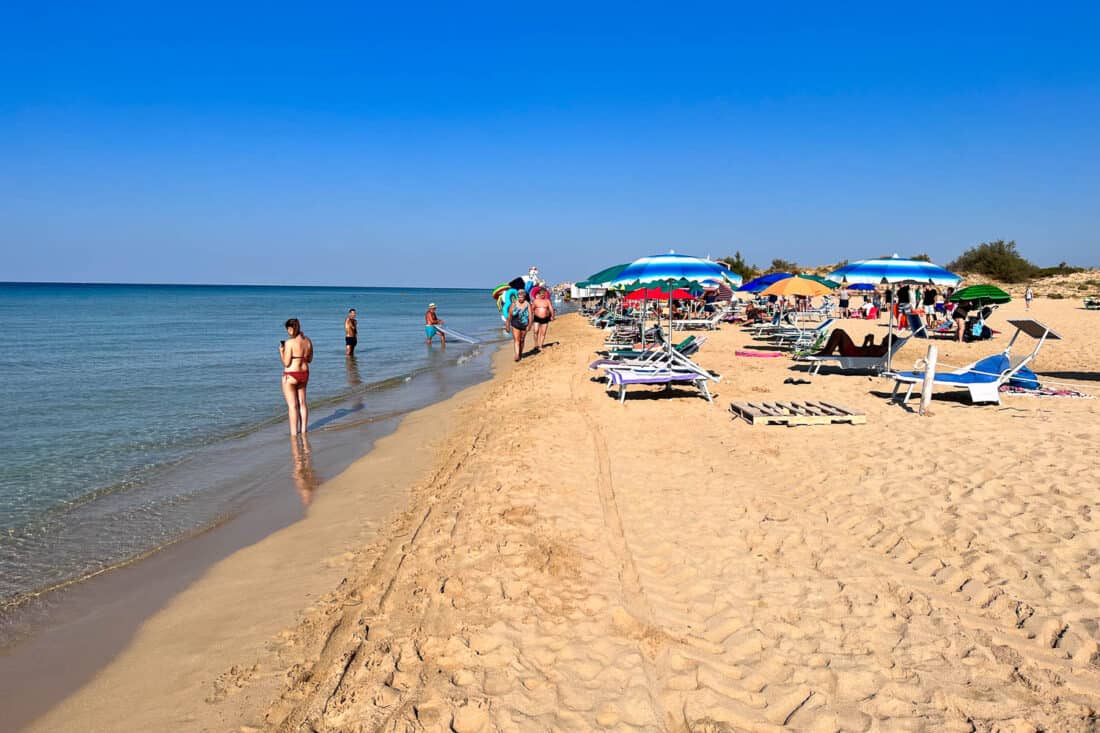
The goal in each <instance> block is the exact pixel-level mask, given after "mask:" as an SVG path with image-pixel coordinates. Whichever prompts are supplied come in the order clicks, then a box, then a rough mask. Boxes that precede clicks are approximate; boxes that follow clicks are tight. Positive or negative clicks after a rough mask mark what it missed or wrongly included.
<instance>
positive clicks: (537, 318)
mask: <svg viewBox="0 0 1100 733" xmlns="http://www.w3.org/2000/svg"><path fill="white" fill-rule="evenodd" d="M534 292H535V295H534V297H533V299H531V300H528V299H527V291H526V290H524V289H522V288H520V289H519V291H517V293H516V299H515V300H514V301H512V304H511V305H510V306H509V307H508V313H507V314H505V330H506V331H507V332H508V333H510V334H512V347H513V352H514V356H515V361H519V360H520V359H522V358H523V356H524V353H523V349H524V347H525V346H526V344H527V334H528V332H532V335H533V336H534V339H535V350H534V351H535V353H536V354H537V353H540V352H541V351H542V349H543V347H544V346H545V345H546V329H547V327H548V326H549V324H550V321H552V320H554V319H555V318H557V312H556V311H555V310H554V301H553V300H551V298H550V291H549V290H547V289H546V288H543V287H539V288H536V289H535V291H534Z"/></svg>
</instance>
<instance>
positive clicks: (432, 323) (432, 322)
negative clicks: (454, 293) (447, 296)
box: [424, 303, 447, 346]
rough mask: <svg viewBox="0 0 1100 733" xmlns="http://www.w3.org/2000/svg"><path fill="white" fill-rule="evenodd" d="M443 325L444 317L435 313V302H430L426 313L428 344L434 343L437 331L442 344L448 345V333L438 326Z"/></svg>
mask: <svg viewBox="0 0 1100 733" xmlns="http://www.w3.org/2000/svg"><path fill="white" fill-rule="evenodd" d="M441 325H443V319H441V318H440V317H439V316H437V315H436V314H435V303H428V312H427V313H425V314H424V333H425V334H426V335H427V337H428V346H431V345H432V339H433V338H434V337H435V335H436V334H437V333H438V334H439V343H440V345H442V346H446V345H447V334H445V333H443V332H442V331H440V330H439V329H438V328H436V326H441Z"/></svg>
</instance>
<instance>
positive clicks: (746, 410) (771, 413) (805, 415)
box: [730, 400, 867, 427]
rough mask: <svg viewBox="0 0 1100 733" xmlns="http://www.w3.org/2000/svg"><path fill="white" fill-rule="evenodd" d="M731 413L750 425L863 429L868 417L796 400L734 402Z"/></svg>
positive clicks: (820, 403)
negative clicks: (859, 427) (851, 426)
mask: <svg viewBox="0 0 1100 733" xmlns="http://www.w3.org/2000/svg"><path fill="white" fill-rule="evenodd" d="M730 412H731V413H733V416H734V417H739V418H741V419H743V420H744V421H745V422H747V423H748V424H749V425H786V426H788V427H793V426H795V425H830V424H833V423H848V424H849V425H862V424H864V423H866V422H867V416H866V415H864V414H863V413H862V412H858V411H856V410H849V409H848V408H847V407H841V406H840V405H834V404H832V403H829V402H817V401H810V400H801V401H799V400H793V401H786V402H731V403H730Z"/></svg>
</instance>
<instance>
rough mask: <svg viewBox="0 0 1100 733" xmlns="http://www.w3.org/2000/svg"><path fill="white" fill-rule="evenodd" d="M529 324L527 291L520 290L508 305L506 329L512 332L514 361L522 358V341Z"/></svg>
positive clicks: (529, 314)
mask: <svg viewBox="0 0 1100 733" xmlns="http://www.w3.org/2000/svg"><path fill="white" fill-rule="evenodd" d="M530 325H531V304H530V303H528V302H527V291H525V290H520V291H519V292H517V293H516V299H515V300H513V301H512V305H511V306H509V307H508V331H509V333H511V334H512V344H513V345H514V346H515V354H516V361H519V360H520V359H522V358H523V342H524V341H526V340H527V328H528V326H530Z"/></svg>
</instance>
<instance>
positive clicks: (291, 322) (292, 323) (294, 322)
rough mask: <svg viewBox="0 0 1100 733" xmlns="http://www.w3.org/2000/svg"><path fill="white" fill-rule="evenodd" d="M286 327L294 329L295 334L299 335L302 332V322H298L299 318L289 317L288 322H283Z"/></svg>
mask: <svg viewBox="0 0 1100 733" xmlns="http://www.w3.org/2000/svg"><path fill="white" fill-rule="evenodd" d="M283 327H284V328H291V329H294V335H295V336H297V335H298V334H300V333H301V332H302V324H300V323H298V319H297V318H288V319H286V323H284V324H283Z"/></svg>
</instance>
